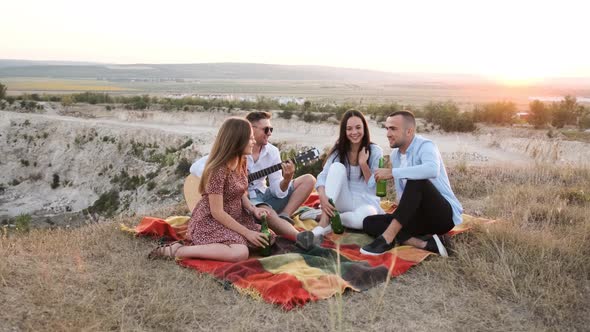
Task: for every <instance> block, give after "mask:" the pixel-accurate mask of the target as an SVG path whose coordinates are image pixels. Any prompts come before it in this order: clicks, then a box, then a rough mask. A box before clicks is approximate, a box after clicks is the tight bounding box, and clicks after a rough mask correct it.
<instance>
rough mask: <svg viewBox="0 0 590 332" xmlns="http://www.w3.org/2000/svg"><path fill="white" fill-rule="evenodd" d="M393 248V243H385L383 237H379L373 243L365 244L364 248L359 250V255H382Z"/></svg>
mask: <svg viewBox="0 0 590 332" xmlns="http://www.w3.org/2000/svg"><path fill="white" fill-rule="evenodd" d="M394 246H395V241H391V243H387V241H385V239H384V238H383V235H379V237H378V238H376V239H375V240H374V241H373V242H371V243H369V244H367V245H366V246H364V247H362V248H361V254H363V255H373V256H376V255H383V254H384V253H385V252H387V251H389V250H391V249H393V247H394Z"/></svg>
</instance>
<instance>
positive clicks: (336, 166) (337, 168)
mask: <svg viewBox="0 0 590 332" xmlns="http://www.w3.org/2000/svg"><path fill="white" fill-rule="evenodd" d="M329 172H330V173H332V172H343V173H346V166H344V164H343V163H339V162H335V163H333V164H332V165H330V170H329Z"/></svg>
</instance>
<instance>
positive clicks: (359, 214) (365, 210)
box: [354, 205, 377, 220]
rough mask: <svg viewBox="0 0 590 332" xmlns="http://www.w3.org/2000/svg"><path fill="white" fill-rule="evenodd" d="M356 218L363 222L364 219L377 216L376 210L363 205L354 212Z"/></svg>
mask: <svg viewBox="0 0 590 332" xmlns="http://www.w3.org/2000/svg"><path fill="white" fill-rule="evenodd" d="M354 214H355V215H356V218H357V219H359V220H364V219H365V218H367V217H369V216H372V215H375V214H377V209H376V208H375V207H374V206H371V205H364V206H361V207H359V208H357V209H356V210H355V211H354Z"/></svg>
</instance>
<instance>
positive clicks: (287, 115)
mask: <svg viewBox="0 0 590 332" xmlns="http://www.w3.org/2000/svg"><path fill="white" fill-rule="evenodd" d="M292 117H293V111H290V110H285V111H282V112H281V113H279V118H283V119H287V120H289V119H291V118H292Z"/></svg>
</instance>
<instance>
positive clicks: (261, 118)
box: [246, 112, 315, 223]
mask: <svg viewBox="0 0 590 332" xmlns="http://www.w3.org/2000/svg"><path fill="white" fill-rule="evenodd" d="M270 118H271V114H270V113H269V112H250V113H248V115H247V116H246V119H247V120H248V121H250V123H251V124H252V129H253V131H254V139H255V140H256V143H255V144H254V149H253V150H252V155H249V156H248V172H249V173H254V172H257V171H259V170H262V169H265V168H267V167H270V166H272V165H276V164H278V163H280V162H281V154H280V152H279V149H278V148H277V147H276V146H274V145H272V144H270V143H269V142H268V140H269V138H270V136H271V135H272V132H273V127H272V125H271V123H270ZM294 174H295V165H294V164H293V163H292V162H290V161H286V162H284V163H283V164H282V172H279V171H277V172H274V173H272V174H269V175H268V187H267V185H266V177H263V178H261V179H258V180H255V181H253V182H252V183H250V186H249V187H248V192H249V194H250V200H251V201H252V203H254V204H255V205H268V206H270V207H272V209H273V210H275V211H276V212H277V213H279V217H281V218H283V219H285V220H287V221H289V222H291V223H293V221H292V220H291V218H290V216H291V214H293V212H295V210H297V208H299V206H301V204H302V203H303V202H304V201H305V200H306V199H307V197H309V194H310V193H311V191H312V190H313V186H314V185H315V178H314V177H313V176H312V175H311V174H305V175H302V176H300V177H298V178H296V179H293V175H294Z"/></svg>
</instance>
